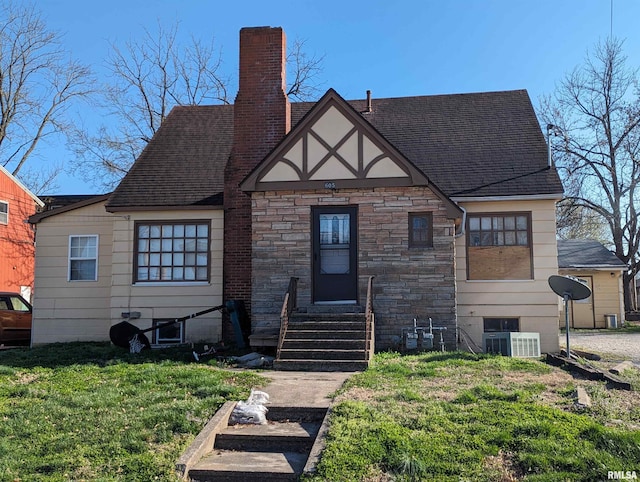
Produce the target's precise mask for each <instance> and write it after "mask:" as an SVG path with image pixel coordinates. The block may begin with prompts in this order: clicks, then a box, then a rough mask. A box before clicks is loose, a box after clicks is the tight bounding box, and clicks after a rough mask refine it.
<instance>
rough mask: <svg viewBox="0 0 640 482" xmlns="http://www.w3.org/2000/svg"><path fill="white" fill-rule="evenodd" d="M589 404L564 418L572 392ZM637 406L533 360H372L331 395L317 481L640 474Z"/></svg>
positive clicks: (629, 395)
mask: <svg viewBox="0 0 640 482" xmlns="http://www.w3.org/2000/svg"><path fill="white" fill-rule="evenodd" d="M578 384H580V385H582V386H584V387H585V388H586V389H587V391H588V392H589V393H591V394H592V395H593V399H594V405H593V407H592V408H591V409H589V410H586V411H583V412H578V411H577V410H575V409H574V408H573V399H572V393H573V391H574V389H575V386H576V385H578ZM639 399H640V397H639V396H638V393H637V392H636V393H633V392H622V391H616V390H613V391H609V390H607V389H606V388H605V387H604V385H603V384H602V383H599V382H588V381H583V380H580V381H577V380H574V379H573V378H572V377H571V376H570V375H569V374H567V373H566V372H563V371H561V370H559V369H557V368H551V367H549V366H547V365H545V364H544V363H542V362H540V361H537V360H535V361H527V360H520V359H514V358H506V357H499V356H489V355H472V354H468V353H446V354H441V353H432V354H424V355H415V356H401V355H398V354H379V355H377V356H376V358H375V363H374V365H373V366H372V367H371V368H370V369H369V370H368V371H366V372H364V373H362V374H358V375H356V376H354V377H352V378H351V379H350V380H349V381H348V382H347V384H346V386H345V388H344V389H343V390H342V393H341V394H340V395H339V397H338V402H339V403H338V404H337V405H336V407H335V409H334V411H333V416H332V419H331V428H330V431H329V437H328V441H327V448H326V451H325V452H324V454H323V457H322V460H321V462H320V465H319V467H318V473H317V475H316V476H315V477H312V478H310V479H309V480H323V481H352V480H353V481H355V480H361V481H362V480H365V481H390V480H394V481H409V480H412V481H413V480H427V481H455V482H459V481H496V482H497V481H501V482H502V481H504V482H507V481H515V480H527V481H548V482H559V481H585V482H587V481H589V482H591V481H596V480H607V477H608V472H609V471H620V470H624V471H633V470H635V471H636V473H640V400H639Z"/></svg>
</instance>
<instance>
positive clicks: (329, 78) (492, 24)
mask: <svg viewBox="0 0 640 482" xmlns="http://www.w3.org/2000/svg"><path fill="white" fill-rule="evenodd" d="M37 7H38V8H39V9H40V10H41V12H42V14H43V17H44V19H45V21H46V23H47V25H48V26H49V27H50V28H52V29H55V30H58V31H60V32H62V33H63V34H64V43H65V46H66V48H67V49H68V50H69V51H70V52H71V53H72V54H73V56H75V57H76V58H78V59H79V60H81V61H82V62H85V63H87V64H89V65H91V66H92V67H93V69H94V70H95V71H96V72H97V74H98V75H100V74H104V72H105V71H104V59H105V58H106V57H107V55H108V52H109V44H110V42H112V43H117V44H122V43H124V42H125V41H127V40H129V39H135V38H137V37H138V36H139V35H140V31H141V29H142V28H144V27H146V28H148V29H150V30H152V31H153V30H154V29H155V28H156V25H157V23H158V21H159V22H160V23H161V24H163V25H166V26H170V25H172V24H173V23H174V22H175V21H176V20H179V21H180V32H181V36H182V37H183V38H185V39H186V38H188V37H189V36H191V35H193V36H195V37H197V38H201V39H203V40H208V39H210V38H211V37H213V38H214V40H215V44H216V45H217V46H218V48H220V49H221V51H222V56H223V70H224V72H226V73H228V74H230V75H234V76H235V75H236V72H237V65H238V32H239V30H240V28H242V27H246V26H264V25H269V26H274V27H275V26H280V27H283V28H284V30H285V32H286V33H287V37H288V39H289V40H290V41H291V40H293V39H301V40H305V41H306V47H305V51H306V52H307V53H309V54H315V55H319V56H324V62H323V71H322V74H321V78H320V80H321V82H322V87H323V89H328V88H329V87H332V88H334V89H336V91H337V92H338V93H339V94H340V95H342V96H343V97H344V98H346V99H357V98H364V97H365V93H366V91H367V90H371V91H372V95H373V96H374V97H401V96H412V95H430V94H445V93H462V92H480V91H496V90H511V89H527V90H528V91H529V95H530V96H531V99H532V101H533V103H534V105H537V104H538V99H539V98H540V97H541V96H542V95H545V94H550V93H552V92H553V90H554V88H555V85H556V84H557V83H558V82H559V81H560V80H561V79H562V78H563V76H564V75H565V74H566V73H567V72H569V71H571V70H572V69H573V68H574V67H575V66H576V65H578V64H580V63H581V62H582V61H583V59H584V57H585V53H586V51H587V50H588V49H591V48H592V47H593V46H594V45H595V44H596V43H597V42H598V41H600V40H604V39H606V38H607V37H609V35H610V33H611V31H612V30H613V35H614V36H616V37H618V38H621V39H624V40H625V53H626V55H627V56H628V65H629V66H633V67H640V28H638V19H640V1H638V0H613V22H612V21H611V20H612V17H611V0H412V1H407V0H396V1H395V2H391V1H389V0H384V1H380V0H369V1H361V0H355V1H350V0H342V1H337V0H322V1H309V0H299V1H283V0H245V1H242V0H236V1H229V0H225V1H220V0H180V1H177V0H128V1H124V0H111V1H109V2H93V1H86V0H82V1H80V0H40V1H38V2H37ZM612 27H613V28H612ZM233 95H235V93H234V94H233ZM47 148H48V151H47V152H45V153H41V155H43V156H49V155H50V157H52V158H55V159H59V160H63V159H64V158H65V156H69V155H70V154H69V153H67V152H66V151H65V150H64V146H63V145H53V146H48V147H47ZM58 184H59V189H57V190H56V194H91V193H97V191H96V188H95V187H93V186H92V185H91V184H90V183H86V182H84V181H82V180H81V179H78V178H76V177H74V176H73V174H72V173H67V174H65V175H64V176H62V177H61V178H60V179H59V181H58Z"/></svg>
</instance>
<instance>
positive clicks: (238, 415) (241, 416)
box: [229, 402, 268, 425]
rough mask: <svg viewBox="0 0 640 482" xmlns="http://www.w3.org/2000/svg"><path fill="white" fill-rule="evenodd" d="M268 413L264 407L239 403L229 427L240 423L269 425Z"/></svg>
mask: <svg viewBox="0 0 640 482" xmlns="http://www.w3.org/2000/svg"><path fill="white" fill-rule="evenodd" d="M267 411H268V410H267V407H265V406H264V405H258V404H252V403H247V402H238V403H236V406H235V408H234V409H233V411H232V412H231V416H230V417H229V425H235V424H240V423H246V424H249V423H251V424H255V425H264V424H265V423H267Z"/></svg>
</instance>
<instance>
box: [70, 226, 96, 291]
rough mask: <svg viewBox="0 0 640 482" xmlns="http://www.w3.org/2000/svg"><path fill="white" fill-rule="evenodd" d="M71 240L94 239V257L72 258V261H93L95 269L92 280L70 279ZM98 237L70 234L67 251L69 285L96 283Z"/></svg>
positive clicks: (94, 235)
mask: <svg viewBox="0 0 640 482" xmlns="http://www.w3.org/2000/svg"><path fill="white" fill-rule="evenodd" d="M72 238H95V240H96V255H95V257H94V258H73V259H74V260H94V261H95V263H96V264H95V268H94V273H93V279H71V261H72V259H71V239H72ZM99 248H100V236H99V235H97V234H70V235H69V246H68V250H67V281H68V282H70V283H82V282H87V281H88V282H96V281H98V255H99V253H100V250H99Z"/></svg>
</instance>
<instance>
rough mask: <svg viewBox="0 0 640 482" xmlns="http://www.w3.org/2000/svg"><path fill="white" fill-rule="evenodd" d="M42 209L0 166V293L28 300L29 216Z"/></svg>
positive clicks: (30, 282)
mask: <svg viewBox="0 0 640 482" xmlns="http://www.w3.org/2000/svg"><path fill="white" fill-rule="evenodd" d="M42 206H44V204H43V202H42V201H41V200H40V199H38V197H37V196H36V195H35V194H33V193H32V192H31V191H29V189H27V188H26V187H25V186H24V185H23V184H22V183H21V182H20V181H19V180H18V179H16V178H15V177H14V176H13V175H11V173H10V172H9V171H7V170H6V169H5V168H4V167H2V166H0V259H2V262H1V263H0V291H13V292H17V293H20V294H22V296H23V297H24V298H26V299H27V300H31V295H32V291H33V279H34V271H33V269H34V268H33V265H34V260H35V247H34V233H33V228H32V226H31V225H30V224H29V223H28V222H27V219H28V218H29V216H31V215H33V214H35V213H36V212H37V211H38V210H39V209H40V208H42Z"/></svg>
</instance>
